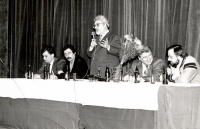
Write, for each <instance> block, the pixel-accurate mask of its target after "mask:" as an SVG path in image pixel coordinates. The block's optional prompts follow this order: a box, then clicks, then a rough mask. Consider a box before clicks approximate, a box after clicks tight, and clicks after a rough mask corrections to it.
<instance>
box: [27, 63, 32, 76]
mask: <svg viewBox="0 0 200 129" xmlns="http://www.w3.org/2000/svg"><path fill="white" fill-rule="evenodd" d="M27 79H32V72H31V65H28V70H27Z"/></svg>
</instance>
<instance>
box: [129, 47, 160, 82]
mask: <svg viewBox="0 0 200 129" xmlns="http://www.w3.org/2000/svg"><path fill="white" fill-rule="evenodd" d="M137 54H138V60H134V61H133V63H132V67H131V71H132V72H133V73H134V72H135V69H136V67H137V68H138V70H139V74H140V77H141V78H140V79H141V80H140V81H150V78H151V77H152V76H153V77H154V79H155V81H159V79H160V75H161V74H162V73H163V70H164V61H163V60H162V59H157V58H155V57H153V55H152V52H151V49H150V48H149V47H148V46H146V45H143V46H142V47H141V49H139V50H138V51H137Z"/></svg>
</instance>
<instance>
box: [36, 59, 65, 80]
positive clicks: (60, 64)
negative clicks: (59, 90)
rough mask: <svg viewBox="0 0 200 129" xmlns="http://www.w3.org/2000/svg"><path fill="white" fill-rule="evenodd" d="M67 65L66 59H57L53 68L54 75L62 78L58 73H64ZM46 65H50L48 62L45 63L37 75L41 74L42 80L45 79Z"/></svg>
mask: <svg viewBox="0 0 200 129" xmlns="http://www.w3.org/2000/svg"><path fill="white" fill-rule="evenodd" d="M65 64H66V62H65V60H64V59H59V58H57V57H55V58H54V62H53V66H52V71H53V73H54V74H55V75H56V76H57V77H58V78H60V76H59V75H58V71H60V70H62V71H63V69H64V67H65ZM45 65H48V63H46V62H44V61H43V63H42V67H41V68H40V69H39V70H38V72H37V74H40V77H41V78H44V74H43V72H44V66H45Z"/></svg>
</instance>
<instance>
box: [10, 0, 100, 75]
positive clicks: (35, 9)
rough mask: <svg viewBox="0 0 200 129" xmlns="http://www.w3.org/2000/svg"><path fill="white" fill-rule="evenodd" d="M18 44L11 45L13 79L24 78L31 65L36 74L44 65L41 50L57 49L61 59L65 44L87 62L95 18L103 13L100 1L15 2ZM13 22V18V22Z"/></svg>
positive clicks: (48, 0)
mask: <svg viewBox="0 0 200 129" xmlns="http://www.w3.org/2000/svg"><path fill="white" fill-rule="evenodd" d="M11 2H14V8H15V10H14V12H15V22H14V23H15V27H14V30H15V31H14V34H13V35H15V41H13V42H12V46H13V50H12V59H11V60H12V64H13V67H12V69H13V71H12V76H13V77H24V73H25V72H26V70H27V66H28V64H30V65H31V66H32V70H33V71H34V72H36V71H37V70H38V69H39V67H40V66H41V62H42V56H41V52H40V51H41V49H42V47H44V46H45V45H52V46H54V47H55V49H56V52H57V56H58V57H62V48H63V46H64V45H65V44H72V45H74V47H75V48H76V49H77V54H79V55H81V56H83V57H84V58H85V59H86V60H87V56H86V47H88V44H89V42H88V41H89V40H90V39H91V35H90V34H91V31H92V29H93V28H92V26H93V20H92V19H93V18H94V16H96V15H98V14H100V12H101V3H100V2H101V1H99V0H90V1H89V0H84V1H81V0H16V1H12V0H11ZM13 20H14V19H13Z"/></svg>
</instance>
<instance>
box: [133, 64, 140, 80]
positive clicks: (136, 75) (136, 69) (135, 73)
mask: <svg viewBox="0 0 200 129" xmlns="http://www.w3.org/2000/svg"><path fill="white" fill-rule="evenodd" d="M139 75H140V73H139V70H138V67H137V66H136V68H135V72H134V76H135V83H138V82H139V81H138V77H139Z"/></svg>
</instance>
